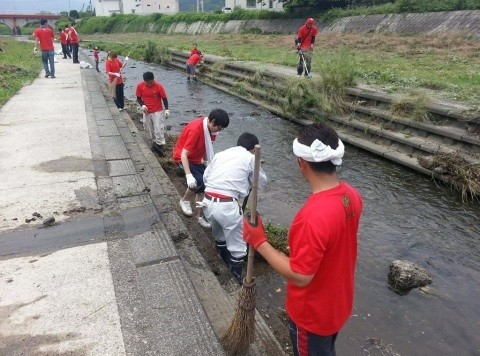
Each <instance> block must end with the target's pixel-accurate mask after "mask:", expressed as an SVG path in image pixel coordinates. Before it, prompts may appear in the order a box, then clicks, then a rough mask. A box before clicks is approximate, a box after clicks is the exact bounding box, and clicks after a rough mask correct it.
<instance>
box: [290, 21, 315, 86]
mask: <svg viewBox="0 0 480 356" xmlns="http://www.w3.org/2000/svg"><path fill="white" fill-rule="evenodd" d="M317 34H318V29H317V28H316V27H315V20H314V19H313V18H311V17H310V18H309V19H307V21H306V22H305V24H304V25H303V26H302V27H300V29H299V30H298V33H297V38H296V39H295V45H296V46H297V51H298V65H297V75H298V76H299V77H301V76H302V73H303V71H304V69H305V73H304V75H305V77H306V78H310V77H311V76H312V57H313V44H314V43H315V36H317Z"/></svg>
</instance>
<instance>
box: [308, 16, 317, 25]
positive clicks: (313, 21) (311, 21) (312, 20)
mask: <svg viewBox="0 0 480 356" xmlns="http://www.w3.org/2000/svg"><path fill="white" fill-rule="evenodd" d="M314 23H315V20H314V19H312V18H311V17H310V18H308V19H307V22H306V24H307V25H313V24H314Z"/></svg>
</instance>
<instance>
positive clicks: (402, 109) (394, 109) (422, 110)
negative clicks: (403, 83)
mask: <svg viewBox="0 0 480 356" xmlns="http://www.w3.org/2000/svg"><path fill="white" fill-rule="evenodd" d="M430 102H431V99H430V97H428V96H427V95H426V94H424V93H421V92H412V93H410V94H408V95H407V96H403V97H400V98H399V99H398V100H395V101H394V102H392V104H391V105H390V112H391V113H392V114H393V115H398V116H402V117H407V118H410V119H412V120H415V121H427V120H428V111H427V106H428V105H429V104H430Z"/></svg>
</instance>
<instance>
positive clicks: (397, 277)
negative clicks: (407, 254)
mask: <svg viewBox="0 0 480 356" xmlns="http://www.w3.org/2000/svg"><path fill="white" fill-rule="evenodd" d="M389 268H390V272H389V273H388V284H389V285H390V288H391V289H392V290H393V291H394V292H395V293H397V294H400V295H406V294H408V293H409V292H410V291H411V290H412V289H413V288H418V287H424V286H426V285H427V284H430V283H432V275H431V273H430V272H428V271H427V270H426V269H425V268H423V267H421V266H420V265H418V264H417V263H414V262H410V261H406V260H396V261H393V262H392V263H391V264H390V267H389Z"/></svg>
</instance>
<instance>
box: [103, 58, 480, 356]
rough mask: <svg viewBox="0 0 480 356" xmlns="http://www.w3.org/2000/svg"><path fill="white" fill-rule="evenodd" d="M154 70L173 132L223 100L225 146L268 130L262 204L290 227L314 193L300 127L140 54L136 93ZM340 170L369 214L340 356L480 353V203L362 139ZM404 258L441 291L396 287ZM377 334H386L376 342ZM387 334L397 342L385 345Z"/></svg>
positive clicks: (263, 280)
mask: <svg viewBox="0 0 480 356" xmlns="http://www.w3.org/2000/svg"><path fill="white" fill-rule="evenodd" d="M101 57H103V58H104V57H105V54H104V53H102V54H101ZM101 68H102V69H103V68H104V64H101ZM147 70H150V71H153V72H154V74H155V79H156V80H158V81H159V82H161V83H162V84H163V85H164V87H165V88H166V91H167V95H168V100H169V103H170V109H171V112H172V115H171V117H170V118H169V119H168V120H167V124H168V125H171V130H172V132H174V133H178V132H179V131H180V130H181V128H182V125H181V124H184V123H186V122H188V121H190V120H192V119H195V118H196V117H198V116H202V115H207V114H208V113H209V112H210V111H211V110H212V109H214V108H222V109H225V110H226V111H227V112H228V113H229V114H230V119H231V122H230V126H229V127H228V128H227V129H225V130H223V131H222V132H221V133H220V134H219V137H218V139H217V142H216V143H215V144H214V148H215V150H216V151H217V152H218V151H221V150H223V149H226V148H229V147H231V146H234V145H235V143H236V140H237V137H238V136H239V135H240V134H241V133H242V132H244V131H249V132H252V133H255V134H256V135H257V136H258V137H259V139H260V143H261V145H262V156H263V160H264V163H263V168H264V170H265V171H266V173H267V176H268V178H269V184H268V186H267V189H266V190H265V191H263V192H260V195H259V211H260V212H261V213H262V216H263V217H264V219H265V220H270V221H271V222H272V223H275V224H279V225H284V226H288V225H289V223H290V222H291V220H292V219H293V216H294V214H295V212H296V211H297V210H298V209H299V208H300V206H301V205H302V203H303V202H304V201H305V199H306V198H307V196H308V195H309V186H308V184H307V183H306V181H305V180H304V179H303V177H302V176H301V175H300V174H299V172H298V170H297V167H296V161H295V159H294V156H293V154H292V149H291V145H292V141H293V139H294V138H295V136H296V132H297V130H298V127H297V126H296V125H295V124H292V123H290V122H288V121H286V120H283V119H281V118H278V117H276V116H274V115H273V114H271V113H270V112H268V111H266V110H264V109H262V108H259V107H256V106H254V105H251V104H249V103H247V102H245V101H243V100H240V99H238V98H236V97H233V96H231V95H228V94H226V93H223V92H221V91H218V90H216V89H213V88H211V87H209V86H207V85H205V84H202V83H191V84H190V83H187V80H186V77H185V75H184V73H182V72H181V71H178V70H171V69H166V68H163V67H159V66H153V65H150V64H148V63H144V62H140V61H134V60H131V61H130V63H129V64H128V66H127V68H126V70H125V78H126V84H125V96H126V97H127V98H128V99H131V100H135V87H136V84H137V83H138V82H140V81H142V74H143V72H145V71H147ZM340 176H341V179H343V180H345V181H347V182H349V183H350V184H351V185H353V186H354V187H356V188H357V189H358V190H359V191H360V193H361V194H362V196H363V199H364V213H363V216H362V220H361V228H360V233H359V255H358V264H357V276H356V289H355V290H356V295H355V307H354V311H353V315H352V317H351V318H350V320H349V321H348V323H347V325H346V326H345V328H344V329H343V330H342V331H341V333H340V334H339V338H338V341H337V354H338V355H352V356H358V355H385V354H389V355H393V354H395V353H394V352H393V350H394V351H395V352H396V353H398V354H400V355H402V356H407V355H432V356H433V355H435V356H436V355H480V333H479V330H480V297H479V295H480V273H479V272H480V224H479V219H480V204H478V203H462V201H461V199H460V197H459V195H458V194H457V193H453V192H451V191H450V189H449V188H447V187H445V186H443V185H438V184H436V183H435V182H434V181H433V180H431V179H429V178H428V177H426V176H423V175H419V174H417V173H415V172H413V171H410V170H408V169H406V168H404V167H401V166H398V165H395V164H393V163H390V162H388V161H385V160H383V159H379V158H378V157H376V156H373V155H371V154H369V153H366V152H364V151H361V150H358V149H356V148H354V147H352V146H347V147H346V155H345V159H344V164H343V166H342V168H341V173H340ZM396 259H407V260H411V261H414V262H417V263H419V264H420V265H422V266H423V267H425V268H427V269H428V270H429V271H430V272H431V273H432V274H433V284H432V285H431V290H432V293H428V294H427V293H422V292H420V291H419V290H413V291H412V292H410V294H408V295H406V296H399V295H397V294H395V293H393V292H392V291H391V290H389V289H388V287H387V274H388V266H389V264H390V262H392V261H393V260H396ZM257 273H258V274H260V276H259V277H258V279H257V286H258V288H264V289H268V290H269V291H270V292H269V293H270V294H271V306H272V308H273V309H276V308H283V298H284V290H285V283H284V282H283V280H282V279H281V278H279V277H278V276H277V275H276V274H275V273H274V272H272V271H271V270H270V269H269V268H258V269H257ZM367 338H373V339H378V340H374V341H372V342H373V344H369V343H368V342H366V339H367ZM380 342H382V343H383V345H384V346H386V345H390V350H389V349H388V347H383V348H382V347H378V343H380ZM369 345H370V346H369ZM372 345H373V346H372ZM375 345H377V346H375Z"/></svg>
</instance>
